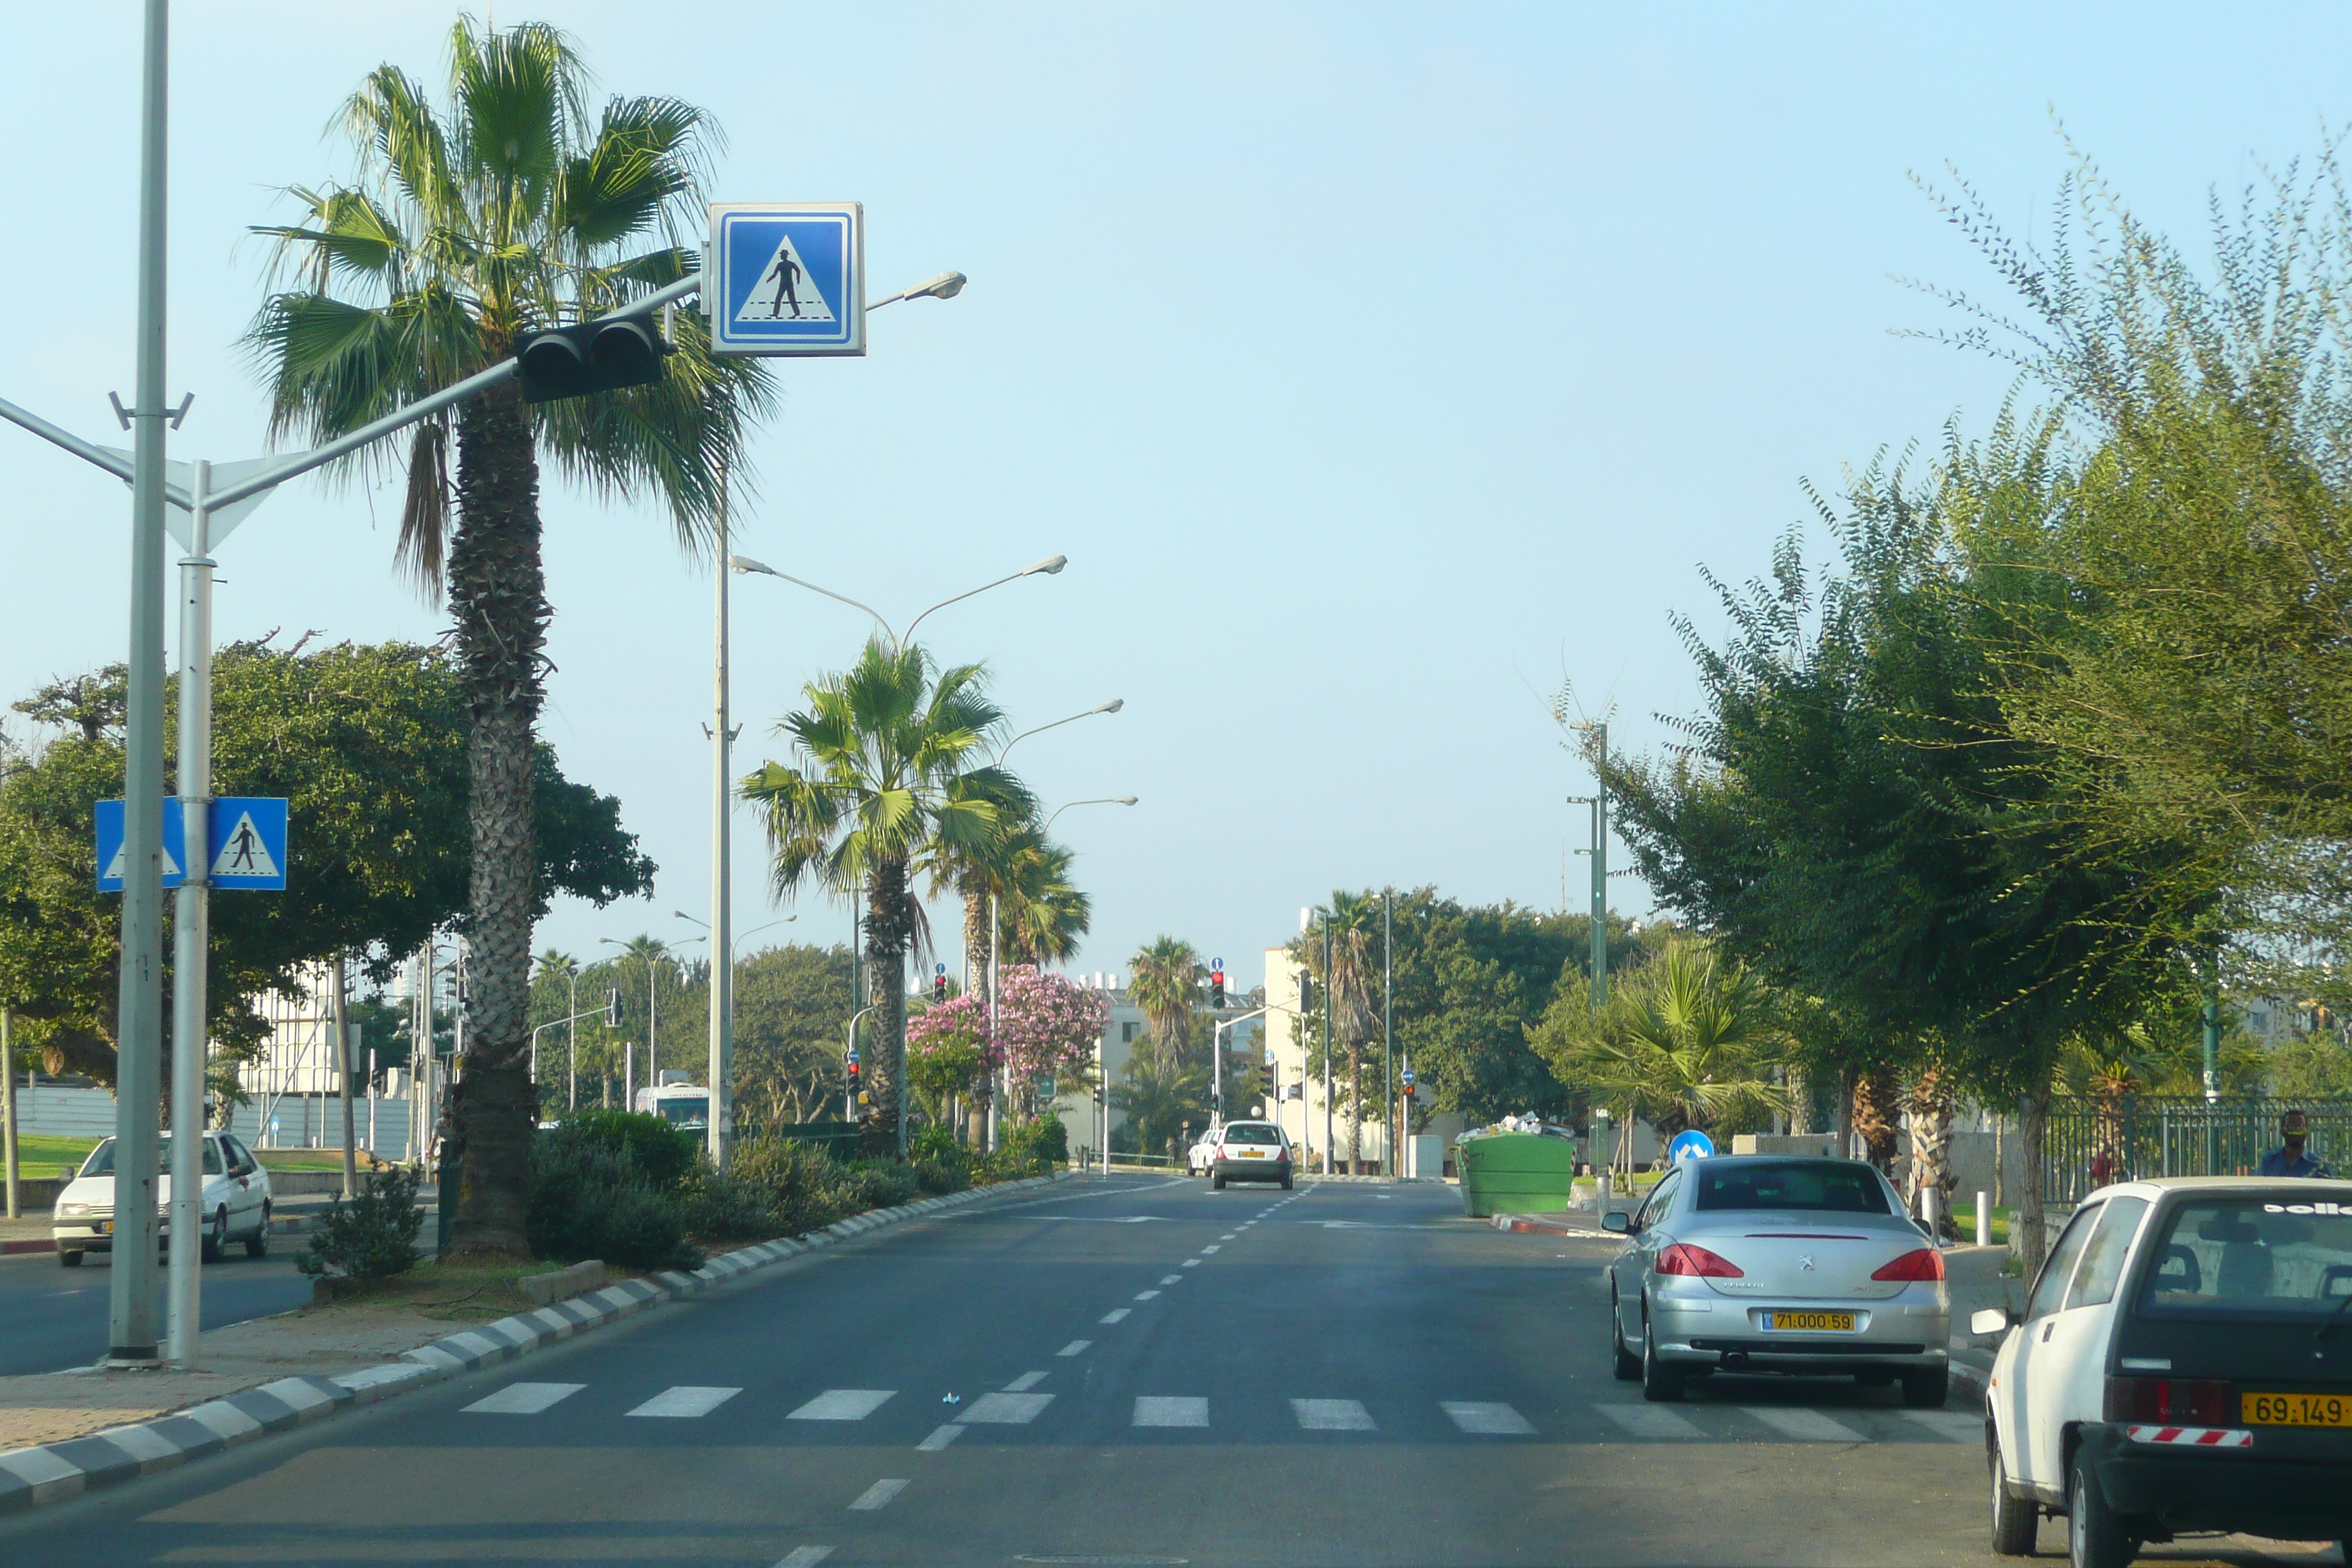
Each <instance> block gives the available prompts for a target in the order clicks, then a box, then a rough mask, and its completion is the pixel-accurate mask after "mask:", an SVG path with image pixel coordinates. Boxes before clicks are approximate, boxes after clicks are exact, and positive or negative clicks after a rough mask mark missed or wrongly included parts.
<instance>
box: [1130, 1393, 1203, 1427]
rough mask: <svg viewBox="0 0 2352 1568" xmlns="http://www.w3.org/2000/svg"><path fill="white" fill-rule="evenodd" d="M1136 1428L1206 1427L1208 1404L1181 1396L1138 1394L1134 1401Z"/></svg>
mask: <svg viewBox="0 0 2352 1568" xmlns="http://www.w3.org/2000/svg"><path fill="white" fill-rule="evenodd" d="M1134 1424H1135V1425H1136V1426H1207V1425H1208V1424H1209V1402H1208V1401H1207V1400H1205V1399H1192V1398H1189V1397H1186V1396H1182V1395H1177V1396H1173V1397H1171V1396H1167V1395H1154V1394H1139V1395H1137V1396H1136V1401H1135V1422H1134Z"/></svg>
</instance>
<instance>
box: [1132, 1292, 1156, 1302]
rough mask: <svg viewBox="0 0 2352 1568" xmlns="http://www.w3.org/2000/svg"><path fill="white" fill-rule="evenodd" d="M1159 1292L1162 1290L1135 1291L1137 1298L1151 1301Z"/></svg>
mask: <svg viewBox="0 0 2352 1568" xmlns="http://www.w3.org/2000/svg"><path fill="white" fill-rule="evenodd" d="M1159 1294H1160V1292H1159V1291H1157V1290H1138V1291H1137V1292H1136V1293H1135V1299H1136V1300H1139V1301H1149V1300H1151V1299H1152V1298H1153V1297H1154V1296H1157V1295H1159Z"/></svg>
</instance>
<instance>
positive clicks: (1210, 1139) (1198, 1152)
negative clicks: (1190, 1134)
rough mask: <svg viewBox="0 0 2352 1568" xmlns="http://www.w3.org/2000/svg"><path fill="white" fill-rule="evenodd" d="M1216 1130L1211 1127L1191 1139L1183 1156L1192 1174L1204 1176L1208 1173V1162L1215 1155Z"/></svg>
mask: <svg viewBox="0 0 2352 1568" xmlns="http://www.w3.org/2000/svg"><path fill="white" fill-rule="evenodd" d="M1217 1132H1218V1129H1216V1128H1214V1127H1212V1128H1210V1129H1209V1130H1208V1131H1206V1132H1203V1133H1202V1134H1201V1135H1200V1137H1198V1138H1196V1139H1194V1140H1193V1141H1192V1148H1191V1149H1190V1150H1189V1151H1188V1152H1186V1153H1185V1156H1184V1163H1185V1165H1186V1167H1187V1168H1188V1169H1189V1170H1191V1172H1192V1174H1194V1175H1196V1176H1205V1175H1207V1174H1208V1173H1209V1162H1210V1161H1212V1160H1213V1159H1215V1158H1216V1155H1217Z"/></svg>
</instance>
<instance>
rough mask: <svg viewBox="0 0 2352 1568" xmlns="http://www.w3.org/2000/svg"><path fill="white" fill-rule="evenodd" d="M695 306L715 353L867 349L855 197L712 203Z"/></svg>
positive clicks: (861, 218) (860, 223)
mask: <svg viewBox="0 0 2352 1568" xmlns="http://www.w3.org/2000/svg"><path fill="white" fill-rule="evenodd" d="M706 265H707V267H708V268H709V278H708V279H706V283H707V287H706V288H705V289H704V290H703V295H702V308H703V310H704V312H705V313H706V314H707V315H708V316H709V319H710V347H711V352H712V353H722V354H763V355H773V354H862V353H865V352H866V206H865V204H864V203H862V202H713V203H712V204H711V205H710V248H709V258H708V261H707V263H706Z"/></svg>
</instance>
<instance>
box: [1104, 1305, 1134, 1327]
mask: <svg viewBox="0 0 2352 1568" xmlns="http://www.w3.org/2000/svg"><path fill="white" fill-rule="evenodd" d="M1128 1311H1129V1309H1128V1308H1125V1307H1114V1308H1112V1309H1111V1310H1109V1311H1108V1312H1105V1313H1104V1314H1103V1315H1102V1321H1104V1322H1106V1323H1119V1322H1125V1321H1127V1314H1128Z"/></svg>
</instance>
